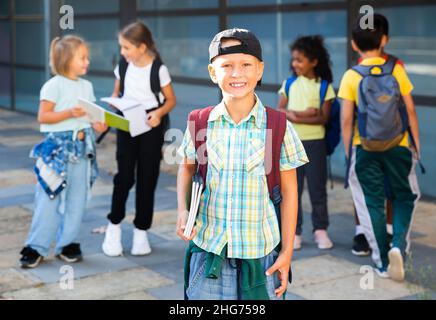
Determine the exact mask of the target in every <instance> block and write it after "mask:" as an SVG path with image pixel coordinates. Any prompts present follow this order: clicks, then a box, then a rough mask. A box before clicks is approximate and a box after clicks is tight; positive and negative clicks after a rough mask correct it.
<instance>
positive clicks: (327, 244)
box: [314, 230, 333, 250]
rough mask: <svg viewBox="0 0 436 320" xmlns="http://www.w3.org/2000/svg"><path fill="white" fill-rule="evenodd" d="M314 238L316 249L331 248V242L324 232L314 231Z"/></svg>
mask: <svg viewBox="0 0 436 320" xmlns="http://www.w3.org/2000/svg"><path fill="white" fill-rule="evenodd" d="M314 238H315V242H316V243H317V244H318V249H321V250H326V249H331V248H333V242H332V241H331V240H330V238H329V236H328V234H327V231H326V230H316V231H315V233H314Z"/></svg>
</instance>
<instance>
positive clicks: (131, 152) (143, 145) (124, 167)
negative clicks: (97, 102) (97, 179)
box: [108, 124, 164, 230]
mask: <svg viewBox="0 0 436 320" xmlns="http://www.w3.org/2000/svg"><path fill="white" fill-rule="evenodd" d="M163 127H164V126H163V124H161V125H159V126H158V127H156V128H153V129H152V130H150V131H148V132H146V133H143V134H141V135H139V136H136V137H133V138H132V137H131V136H130V133H128V132H124V131H121V130H117V152H116V158H117V164H118V173H117V174H116V175H115V177H114V189H113V193H112V207H111V212H110V213H109V215H108V219H109V220H110V221H111V222H112V223H113V224H119V223H120V222H121V221H122V220H123V219H124V217H125V215H126V201H127V198H128V196H129V191H130V189H131V188H132V186H133V184H134V183H135V169H136V214H135V220H134V221H133V223H134V225H135V227H136V228H138V229H141V230H147V229H149V228H150V227H151V223H152V219H153V207H154V192H155V190H156V185H157V181H158V177H159V170H160V161H161V159H162V145H163V142H164V129H163Z"/></svg>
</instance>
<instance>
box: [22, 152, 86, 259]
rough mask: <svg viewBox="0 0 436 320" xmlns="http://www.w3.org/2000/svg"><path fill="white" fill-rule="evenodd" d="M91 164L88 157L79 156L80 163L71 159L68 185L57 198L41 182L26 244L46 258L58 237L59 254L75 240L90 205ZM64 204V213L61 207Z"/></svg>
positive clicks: (38, 186) (56, 251)
mask: <svg viewBox="0 0 436 320" xmlns="http://www.w3.org/2000/svg"><path fill="white" fill-rule="evenodd" d="M89 166H90V160H89V159H85V158H81V159H79V160H78V162H74V163H73V162H69V163H68V167H67V186H66V188H65V189H64V190H62V192H61V193H60V194H59V195H58V196H57V197H56V198H54V199H53V200H52V199H50V198H49V197H48V195H47V194H46V193H45V191H44V189H42V187H41V186H40V185H39V183H37V185H36V193H35V208H34V213H33V218H32V225H31V227H30V232H29V236H28V238H27V241H26V246H30V247H31V248H32V249H34V250H36V251H38V253H39V254H40V255H42V256H45V257H46V256H47V255H48V252H49V249H50V244H51V243H52V241H53V240H54V239H56V247H55V254H59V253H60V252H61V251H62V248H63V247H65V246H67V245H69V244H71V243H73V242H74V240H75V239H76V237H77V235H78V234H79V230H80V224H81V222H82V218H83V215H84V213H85V208H86V202H87V193H88V187H87V185H88V184H87V181H88V179H87V176H88V170H89ZM62 199H64V200H62ZM62 201H64V203H62ZM63 205H64V208H65V211H64V212H62V210H61V206H63Z"/></svg>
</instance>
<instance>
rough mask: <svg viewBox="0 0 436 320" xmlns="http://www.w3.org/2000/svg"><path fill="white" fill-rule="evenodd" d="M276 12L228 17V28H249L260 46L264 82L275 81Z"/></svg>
mask: <svg viewBox="0 0 436 320" xmlns="http://www.w3.org/2000/svg"><path fill="white" fill-rule="evenodd" d="M277 21H278V20H277V14H240V15H231V16H229V19H228V22H229V23H228V24H229V28H233V27H237V28H244V29H249V30H251V31H252V32H253V33H254V34H255V35H256V36H257V37H258V39H259V41H260V43H261V46H262V58H263V61H264V62H265V71H264V74H263V78H262V81H263V82H264V83H277V82H278V81H279V77H278V70H277V69H278V65H277V50H278V39H277V38H278V33H277V24H278V22H277Z"/></svg>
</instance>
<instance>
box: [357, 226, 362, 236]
mask: <svg viewBox="0 0 436 320" xmlns="http://www.w3.org/2000/svg"><path fill="white" fill-rule="evenodd" d="M359 234H363V227H362V226H361V225H358V226H356V236H357V235H359Z"/></svg>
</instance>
